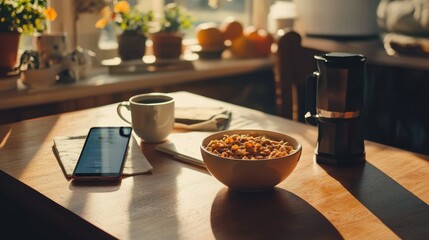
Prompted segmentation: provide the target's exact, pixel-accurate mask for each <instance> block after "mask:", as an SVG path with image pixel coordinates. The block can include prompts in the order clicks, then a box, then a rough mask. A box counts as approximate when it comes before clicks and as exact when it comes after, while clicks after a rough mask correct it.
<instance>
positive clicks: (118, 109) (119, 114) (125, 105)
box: [116, 102, 131, 124]
mask: <svg viewBox="0 0 429 240" xmlns="http://www.w3.org/2000/svg"><path fill="white" fill-rule="evenodd" d="M122 107H125V108H126V109H127V110H128V111H130V103H129V102H121V103H119V105H118V107H117V108H116V111H117V112H118V116H119V117H120V118H121V119H122V120H124V121H125V122H127V123H129V124H131V121H129V120H128V119H126V118H125V117H124V116H123V115H122V113H121V109H122Z"/></svg>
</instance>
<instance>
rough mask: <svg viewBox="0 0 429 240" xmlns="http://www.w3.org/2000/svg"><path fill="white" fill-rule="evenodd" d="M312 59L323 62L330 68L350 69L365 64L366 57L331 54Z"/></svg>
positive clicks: (350, 54)
mask: <svg viewBox="0 0 429 240" xmlns="http://www.w3.org/2000/svg"><path fill="white" fill-rule="evenodd" d="M314 58H315V59H316V60H318V61H323V62H325V64H326V65H328V66H330V67H345V68H348V67H352V66H356V65H361V64H363V63H365V61H366V57H365V56H364V55H362V54H354V53H343V52H332V53H325V54H321V55H315V56H314Z"/></svg>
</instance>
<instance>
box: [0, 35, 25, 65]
mask: <svg viewBox="0 0 429 240" xmlns="http://www.w3.org/2000/svg"><path fill="white" fill-rule="evenodd" d="M20 36H21V34H20V33H18V32H0V42H1V44H0V53H1V54H0V68H1V69H4V70H11V69H14V68H16V67H17V57H18V45H19V37H20Z"/></svg>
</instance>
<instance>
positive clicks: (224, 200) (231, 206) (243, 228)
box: [211, 188, 343, 239]
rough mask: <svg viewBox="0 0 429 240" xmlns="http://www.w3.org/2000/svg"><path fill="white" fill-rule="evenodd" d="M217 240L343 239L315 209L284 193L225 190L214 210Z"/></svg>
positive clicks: (217, 196) (214, 205) (278, 191)
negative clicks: (229, 239) (230, 239)
mask: <svg viewBox="0 0 429 240" xmlns="http://www.w3.org/2000/svg"><path fill="white" fill-rule="evenodd" d="M211 226H212V229H213V233H214V235H215V237H216V239H228V238H230V237H231V236H234V238H236V239H315V238H317V239H342V238H343V237H342V236H341V235H340V233H339V232H338V231H337V229H336V228H335V227H334V226H333V225H332V224H331V223H330V222H329V221H328V220H327V219H326V218H325V217H324V216H323V215H322V214H321V213H320V212H319V211H317V210H316V209H315V208H314V207H312V206H311V205H309V204H308V203H307V202H305V201H304V200H302V199H301V198H299V197H298V196H296V195H295V194H293V193H291V192H288V191H286V190H284V189H280V188H274V189H272V190H269V191H264V192H257V193H243V192H236V191H232V190H229V189H228V188H224V189H222V190H221V191H219V192H218V194H217V195H216V198H215V199H214V201H213V204H212V208H211Z"/></svg>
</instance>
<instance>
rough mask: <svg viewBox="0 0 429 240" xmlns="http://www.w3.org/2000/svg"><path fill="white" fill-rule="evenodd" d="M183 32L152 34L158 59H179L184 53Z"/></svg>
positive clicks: (154, 51) (155, 54) (154, 50)
mask: <svg viewBox="0 0 429 240" xmlns="http://www.w3.org/2000/svg"><path fill="white" fill-rule="evenodd" d="M182 39H183V34H181V33H164V32H160V33H155V34H152V35H151V40H152V43H153V46H152V47H153V55H154V56H155V57H156V59H178V58H180V55H181V54H182Z"/></svg>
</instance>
